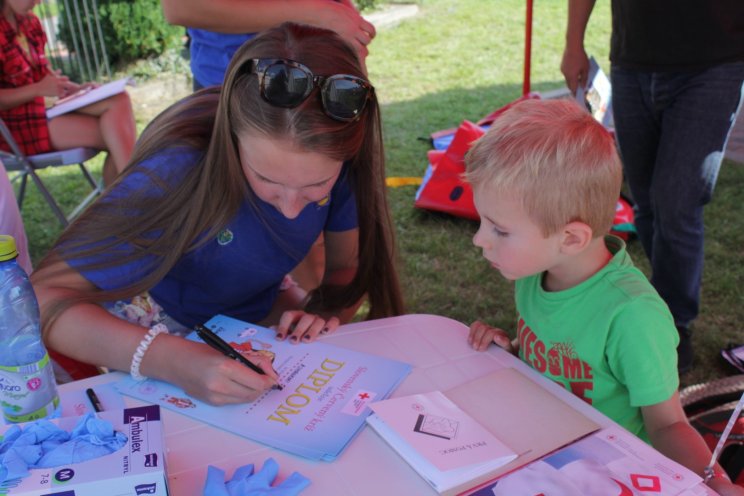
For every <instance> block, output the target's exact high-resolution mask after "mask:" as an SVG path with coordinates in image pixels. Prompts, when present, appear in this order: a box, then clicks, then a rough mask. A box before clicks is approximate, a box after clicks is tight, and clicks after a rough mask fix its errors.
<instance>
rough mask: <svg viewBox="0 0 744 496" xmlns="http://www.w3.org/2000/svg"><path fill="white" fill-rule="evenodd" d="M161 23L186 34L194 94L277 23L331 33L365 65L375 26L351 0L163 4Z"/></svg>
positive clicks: (179, 0)
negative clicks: (248, 45)
mask: <svg viewBox="0 0 744 496" xmlns="http://www.w3.org/2000/svg"><path fill="white" fill-rule="evenodd" d="M161 5H162V7H163V14H164V15H165V19H166V20H167V21H168V22H169V23H171V24H175V25H178V26H184V27H185V28H186V31H187V33H188V34H189V38H190V44H189V51H190V56H191V73H192V74H193V76H194V90H198V89H201V88H204V87H207V86H212V85H216V84H222V81H223V79H224V77H225V71H226V69H227V65H228V63H229V62H230V59H231V58H232V56H233V54H234V53H235V51H236V50H237V49H238V47H240V45H242V44H243V43H244V42H246V41H247V40H249V39H251V38H253V37H254V36H255V35H256V33H257V32H260V31H263V30H264V29H268V28H271V27H274V26H277V25H279V24H281V23H282V22H287V21H289V22H295V23H298V24H309V25H312V26H317V27H321V28H326V29H330V30H332V31H335V32H336V33H338V34H339V35H340V36H341V37H342V38H344V39H345V40H346V41H348V42H349V44H350V45H351V46H352V47H354V49H355V50H356V51H357V53H358V54H359V57H360V59H361V61H362V64H363V63H364V59H365V57H366V56H367V45H368V44H369V43H370V42H371V41H372V39H373V38H374V37H375V27H374V26H373V25H372V24H371V23H369V22H368V21H366V20H365V19H364V18H363V17H362V16H361V15H360V14H359V12H358V11H357V9H356V7H355V6H354V4H353V2H352V1H351V0H288V1H281V2H280V1H277V0H241V1H240V2H231V3H226V2H214V1H205V0H162V2H161Z"/></svg>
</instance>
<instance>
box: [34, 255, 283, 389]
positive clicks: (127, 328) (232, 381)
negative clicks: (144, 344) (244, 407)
mask: <svg viewBox="0 0 744 496" xmlns="http://www.w3.org/2000/svg"><path fill="white" fill-rule="evenodd" d="M33 281H34V290H35V292H36V296H37V298H38V300H39V306H40V308H41V310H42V321H43V322H44V321H46V319H47V318H48V313H49V311H50V309H51V306H52V305H53V304H54V302H55V301H60V300H65V299H73V298H76V297H79V296H83V295H87V294H90V293H92V292H93V291H95V287H94V286H93V285H92V284H91V283H90V282H88V281H87V280H86V279H85V278H84V277H82V276H81V275H80V274H79V273H78V272H76V271H74V270H72V269H71V268H70V267H69V266H67V264H65V263H64V262H56V263H52V264H50V265H48V266H46V267H42V268H40V269H39V270H38V271H37V272H36V273H34V276H33ZM146 333H147V329H146V328H143V327H141V326H138V325H135V324H131V323H129V322H126V321H124V320H122V319H119V318H118V317H116V316H114V315H112V314H110V313H109V312H108V311H107V310H105V309H104V308H103V307H101V306H99V305H97V304H94V303H77V304H73V305H72V306H70V307H69V308H67V309H66V310H64V311H63V312H62V313H61V314H60V315H59V316H58V318H57V319H56V320H55V321H54V323H53V324H52V325H51V326H50V327H49V328H48V329H46V330H45V336H44V337H45V342H46V344H47V345H48V346H49V347H50V348H51V349H54V350H56V351H59V352H60V353H62V354H64V355H67V356H69V357H71V358H74V359H76V360H80V361H83V362H86V363H92V364H95V365H99V366H105V367H109V368H112V369H116V370H122V371H126V372H128V371H129V368H130V365H131V362H132V356H133V355H134V353H135V350H136V349H137V347H138V346H139V343H140V342H141V341H142V339H143V338H144V337H145V335H146ZM260 365H261V366H262V367H263V368H264V370H267V373H268V374H269V375H265V376H264V375H259V374H256V373H255V372H253V371H251V370H250V369H248V368H247V367H245V366H243V365H241V364H240V363H238V362H236V361H234V360H231V359H228V358H225V357H224V356H223V355H221V354H219V353H218V352H216V351H214V350H212V349H211V348H210V347H209V346H206V345H204V344H201V343H197V342H194V341H189V340H186V339H184V338H181V337H177V336H170V335H167V334H161V335H159V336H158V337H157V338H156V339H155V340H154V341H153V342H152V344H151V345H150V347H149V348H148V350H147V352H146V353H145V355H144V358H143V360H142V364H141V367H140V372H141V373H142V374H143V375H145V376H147V377H153V378H156V379H160V380H164V381H167V382H170V383H172V384H176V385H178V386H180V387H181V388H183V389H184V390H185V391H186V393H188V394H189V395H192V396H194V397H196V398H199V399H202V400H204V401H207V402H209V403H212V404H226V403H244V402H247V401H252V400H253V399H255V398H256V397H258V396H259V395H260V394H261V393H262V392H263V391H264V390H266V389H268V388H270V387H272V386H273V385H274V384H275V383H276V377H275V376H274V373H273V369H271V367H270V364H268V363H266V364H260Z"/></svg>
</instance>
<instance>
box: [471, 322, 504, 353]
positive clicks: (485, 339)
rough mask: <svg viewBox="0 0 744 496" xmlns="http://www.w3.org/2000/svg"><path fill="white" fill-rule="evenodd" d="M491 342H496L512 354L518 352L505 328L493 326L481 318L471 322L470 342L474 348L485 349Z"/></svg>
mask: <svg viewBox="0 0 744 496" xmlns="http://www.w3.org/2000/svg"><path fill="white" fill-rule="evenodd" d="M491 343H496V344H497V345H498V346H500V347H501V348H503V349H505V350H506V351H508V352H509V353H511V354H512V355H514V354H515V353H516V350H515V349H514V346H512V343H511V340H510V339H509V335H508V334H507V333H506V331H504V330H503V329H499V328H498V327H491V326H489V325H488V324H484V323H483V322H481V321H479V320H476V321H475V322H473V323H472V324H470V333H469V334H468V344H470V346H472V347H473V349H474V350H477V351H484V350H485V349H486V348H488V345H489V344H491Z"/></svg>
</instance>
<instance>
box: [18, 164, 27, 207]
mask: <svg viewBox="0 0 744 496" xmlns="http://www.w3.org/2000/svg"><path fill="white" fill-rule="evenodd" d="M27 182H28V173H27V172H21V185H20V186H19V188H18V210H20V209H22V208H23V199H24V198H25V197H26V184H27Z"/></svg>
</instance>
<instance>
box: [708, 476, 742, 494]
mask: <svg viewBox="0 0 744 496" xmlns="http://www.w3.org/2000/svg"><path fill="white" fill-rule="evenodd" d="M708 487H710V488H711V489H713V490H714V491H715V492H716V493H718V494H720V495H721V496H742V495H744V487H741V486H737V485H735V484H733V483H732V482H731V481H728V480H726V479H724V478H718V477H717V478H715V479H712V480H711V481H710V482H708Z"/></svg>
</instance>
